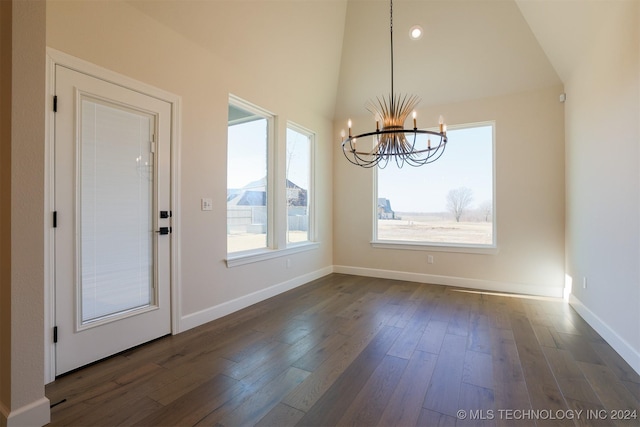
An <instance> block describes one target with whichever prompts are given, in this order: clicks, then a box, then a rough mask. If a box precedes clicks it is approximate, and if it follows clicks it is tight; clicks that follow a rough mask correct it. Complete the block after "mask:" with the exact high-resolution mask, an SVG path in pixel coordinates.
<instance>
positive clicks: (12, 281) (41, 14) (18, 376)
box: [0, 0, 49, 426]
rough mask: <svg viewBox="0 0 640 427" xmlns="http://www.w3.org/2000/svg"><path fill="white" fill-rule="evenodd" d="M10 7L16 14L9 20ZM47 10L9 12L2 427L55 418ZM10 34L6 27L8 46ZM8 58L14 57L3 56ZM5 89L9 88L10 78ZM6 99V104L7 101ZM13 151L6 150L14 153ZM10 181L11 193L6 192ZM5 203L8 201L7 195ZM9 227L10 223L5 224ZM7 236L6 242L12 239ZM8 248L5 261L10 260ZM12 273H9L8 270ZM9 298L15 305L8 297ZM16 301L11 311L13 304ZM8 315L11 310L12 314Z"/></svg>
mask: <svg viewBox="0 0 640 427" xmlns="http://www.w3.org/2000/svg"><path fill="white" fill-rule="evenodd" d="M7 7H10V8H11V13H10V14H9V17H7V14H8V10H7ZM45 13H46V4H45V2H43V1H37V0H36V1H27V0H25V1H22V0H21V1H13V2H9V6H7V5H3V7H2V24H3V27H4V24H5V23H7V22H10V23H11V24H10V31H11V38H10V46H11V73H10V74H9V75H7V68H6V66H5V65H4V61H3V65H2V70H3V71H2V74H3V77H7V78H9V80H10V84H11V92H10V94H11V98H10V99H11V113H10V120H11V122H10V132H11V133H10V138H9V139H8V140H6V139H4V138H5V137H6V136H7V133H8V131H7V128H6V126H7V123H8V121H7V118H6V110H5V108H6V104H3V110H2V111H3V114H2V115H1V117H2V119H0V120H2V123H3V127H2V137H3V138H2V141H3V144H6V143H7V141H9V143H10V150H11V152H10V154H9V156H7V157H5V156H4V155H3V156H2V162H7V163H10V170H11V184H10V185H11V193H10V194H11V200H10V204H9V205H4V204H3V209H11V215H10V218H11V219H10V224H11V232H10V238H9V240H10V257H11V258H10V264H11V268H10V276H9V280H8V281H6V280H5V279H6V277H3V280H2V282H1V285H0V286H1V288H0V294H1V295H2V303H1V307H2V309H3V310H2V334H0V345H1V346H2V347H1V349H0V354H1V355H2V368H0V369H1V372H2V376H1V377H0V379H1V380H2V383H1V384H0V399H1V400H0V403H1V406H0V425H5V424H6V425H9V426H11V425H41V424H45V423H47V422H48V421H49V400H48V399H47V398H45V397H44V385H43V378H44V360H43V354H44V287H43V284H44V227H43V225H44V218H45V217H44V203H43V202H44V139H45V120H44V118H45V113H44V109H45V103H44V99H45V98H44V93H45ZM6 31H7V30H4V29H3V34H2V36H3V42H2V44H3V47H5V46H7V45H8V43H7V41H6V39H5V37H6V36H7V33H6ZM2 58H3V60H4V59H6V58H7V55H5V54H4V53H3V54H2ZM2 80H3V83H2V87H3V89H2V92H3V93H4V94H6V93H7V91H8V88H7V86H6V84H5V83H4V81H5V80H4V78H3V79H2ZM2 102H3V103H4V102H5V101H4V100H3V101H2ZM5 150H6V148H4V149H3V151H4V152H5V154H6V151H5ZM4 179H6V178H3V190H4V189H6V185H5V181H4ZM2 197H3V198H4V197H6V195H4V192H3V196H2ZM4 226H5V225H4V224H3V225H2V227H4ZM7 238H8V237H7V236H6V235H3V241H4V240H5V239H7ZM5 251H6V247H4V248H3V252H2V262H3V264H4V263H6V256H7V254H6V252H5ZM2 271H3V273H2V274H5V273H4V271H5V270H4V268H3V269H2ZM5 298H8V299H9V303H7V300H6V299H5ZM8 304H10V307H8ZM7 308H8V310H7V312H5V309H7Z"/></svg>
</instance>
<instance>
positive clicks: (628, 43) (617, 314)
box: [566, 1, 640, 372]
mask: <svg viewBox="0 0 640 427" xmlns="http://www.w3.org/2000/svg"><path fill="white" fill-rule="evenodd" d="M638 9H639V3H638V2H637V1H625V2H613V3H608V4H607V7H606V13H605V14H601V15H600V19H599V21H598V24H599V27H598V33H597V41H596V43H594V44H592V45H591V46H590V50H589V51H588V52H585V54H584V55H583V56H582V57H581V58H580V63H579V64H578V66H577V67H576V69H575V71H574V72H573V74H572V75H571V78H569V79H568V80H567V82H566V90H567V96H568V99H567V103H566V145H567V264H566V270H567V274H568V275H569V276H570V277H572V279H573V297H574V298H573V299H572V302H573V303H574V305H575V306H576V308H577V309H578V311H579V312H580V313H581V314H582V315H583V316H585V317H586V318H587V320H589V321H590V323H591V324H592V325H593V326H594V327H595V328H596V329H597V330H598V332H600V333H601V334H602V335H603V336H604V337H605V338H606V339H607V340H608V341H609V343H611V345H612V346H613V347H614V348H615V349H616V350H617V351H618V352H619V353H620V354H622V355H623V356H624V357H625V358H626V359H627V361H628V362H629V363H630V364H631V365H632V366H634V368H635V369H636V370H637V371H639V372H640V271H639V269H640V174H639V171H640V160H639V156H640V150H639V147H640V130H639V123H640V95H639V94H640V59H639V58H640V54H639V50H640V40H639V39H640V34H639V33H638V28H639V27H640V12H639V11H638ZM583 278H586V280H587V288H586V289H584V288H583Z"/></svg>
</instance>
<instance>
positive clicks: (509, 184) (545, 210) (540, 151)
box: [334, 86, 564, 296]
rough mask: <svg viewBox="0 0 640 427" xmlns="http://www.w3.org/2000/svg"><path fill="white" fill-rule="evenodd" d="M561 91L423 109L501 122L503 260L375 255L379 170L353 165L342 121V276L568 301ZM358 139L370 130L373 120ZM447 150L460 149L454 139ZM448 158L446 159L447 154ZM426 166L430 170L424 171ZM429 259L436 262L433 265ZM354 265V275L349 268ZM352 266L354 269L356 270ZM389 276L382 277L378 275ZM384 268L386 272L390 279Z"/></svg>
mask: <svg viewBox="0 0 640 427" xmlns="http://www.w3.org/2000/svg"><path fill="white" fill-rule="evenodd" d="M562 91H563V89H562V87H561V86H554V87H550V88H547V89H543V90H537V91H533V92H525V93H518V94H514V95H509V96H501V97H495V98H486V99H480V100H476V101H468V102H464V103H459V104H453V105H443V106H439V107H436V108H428V109H424V110H420V111H418V115H419V117H422V118H424V120H428V118H429V117H432V118H433V124H434V125H435V123H436V122H437V118H438V115H439V114H443V115H444V116H445V117H446V118H447V122H448V123H449V124H450V125H453V124H464V123H475V122H482V121H492V120H495V123H496V124H495V126H496V127H495V130H496V153H495V154H496V165H495V167H496V194H495V197H496V203H497V207H496V218H497V244H498V253H497V254H468V253H450V252H422V251H408V250H391V249H381V248H373V247H371V245H370V241H371V237H372V228H373V214H372V213H373V209H374V207H373V203H374V198H373V196H372V194H373V171H372V170H368V169H362V168H359V167H357V166H353V165H351V164H350V163H348V162H347V160H346V159H345V158H344V156H343V154H342V151H341V149H340V147H339V144H338V143H337V140H338V139H339V137H338V136H337V135H339V133H340V129H342V128H344V123H346V118H343V119H338V120H336V122H335V129H334V135H336V137H335V140H336V144H335V149H334V162H335V164H334V170H335V181H334V182H335V185H334V197H335V200H334V228H335V233H334V254H335V255H334V259H335V264H337V265H340V266H345V268H339V269H338V270H339V271H350V272H358V273H361V274H371V275H381V274H384V275H386V276H387V277H396V278H409V279H412V280H419V281H425V282H432V283H433V282H435V283H442V284H451V285H460V286H470V287H478V288H486V289H494V290H501V291H507V292H523V293H531V294H541V295H555V296H561V295H562V288H563V286H564V144H563V139H564V121H563V115H564V111H563V104H561V103H559V101H558V96H559V95H560V93H562ZM354 123H358V124H360V123H362V125H360V126H361V128H360V129H355V128H354V132H355V133H359V132H364V131H365V127H366V126H367V124H368V125H371V117H370V116H362V117H359V118H355V119H354ZM449 144H455V140H452V139H450V141H449ZM444 155H445V156H446V152H445V154H444ZM424 167H429V166H428V165H427V166H424ZM427 254H431V255H434V259H435V262H434V264H427V262H426V259H427ZM346 267H349V268H346ZM351 267H356V269H353V268H351ZM380 270H382V271H380ZM385 271H386V272H385Z"/></svg>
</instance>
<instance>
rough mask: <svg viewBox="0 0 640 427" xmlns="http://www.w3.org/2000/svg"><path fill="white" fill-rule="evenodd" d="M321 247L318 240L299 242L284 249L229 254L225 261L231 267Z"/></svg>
mask: <svg viewBox="0 0 640 427" xmlns="http://www.w3.org/2000/svg"><path fill="white" fill-rule="evenodd" d="M319 247H320V243H318V242H306V243H298V244H296V245H292V246H289V247H287V248H284V249H260V250H258V251H247V252H238V253H237V254H233V255H230V256H227V259H226V260H225V261H226V263H227V268H231V267H237V266H239V265H245V264H252V263H255V262H260V261H266V260H269V259H273V258H279V257H283V256H287V255H291V254H296V253H299V252H306V251H311V250H314V249H317V248H319Z"/></svg>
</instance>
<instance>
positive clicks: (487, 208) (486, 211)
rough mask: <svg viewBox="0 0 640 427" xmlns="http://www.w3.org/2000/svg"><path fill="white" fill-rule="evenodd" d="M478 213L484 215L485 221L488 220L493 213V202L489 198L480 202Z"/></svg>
mask: <svg viewBox="0 0 640 427" xmlns="http://www.w3.org/2000/svg"><path fill="white" fill-rule="evenodd" d="M478 210H479V211H480V214H481V215H482V216H483V217H484V220H485V222H489V218H490V217H491V214H492V213H493V202H492V201H491V200H485V201H484V202H482V203H480V207H479V208H478Z"/></svg>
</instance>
